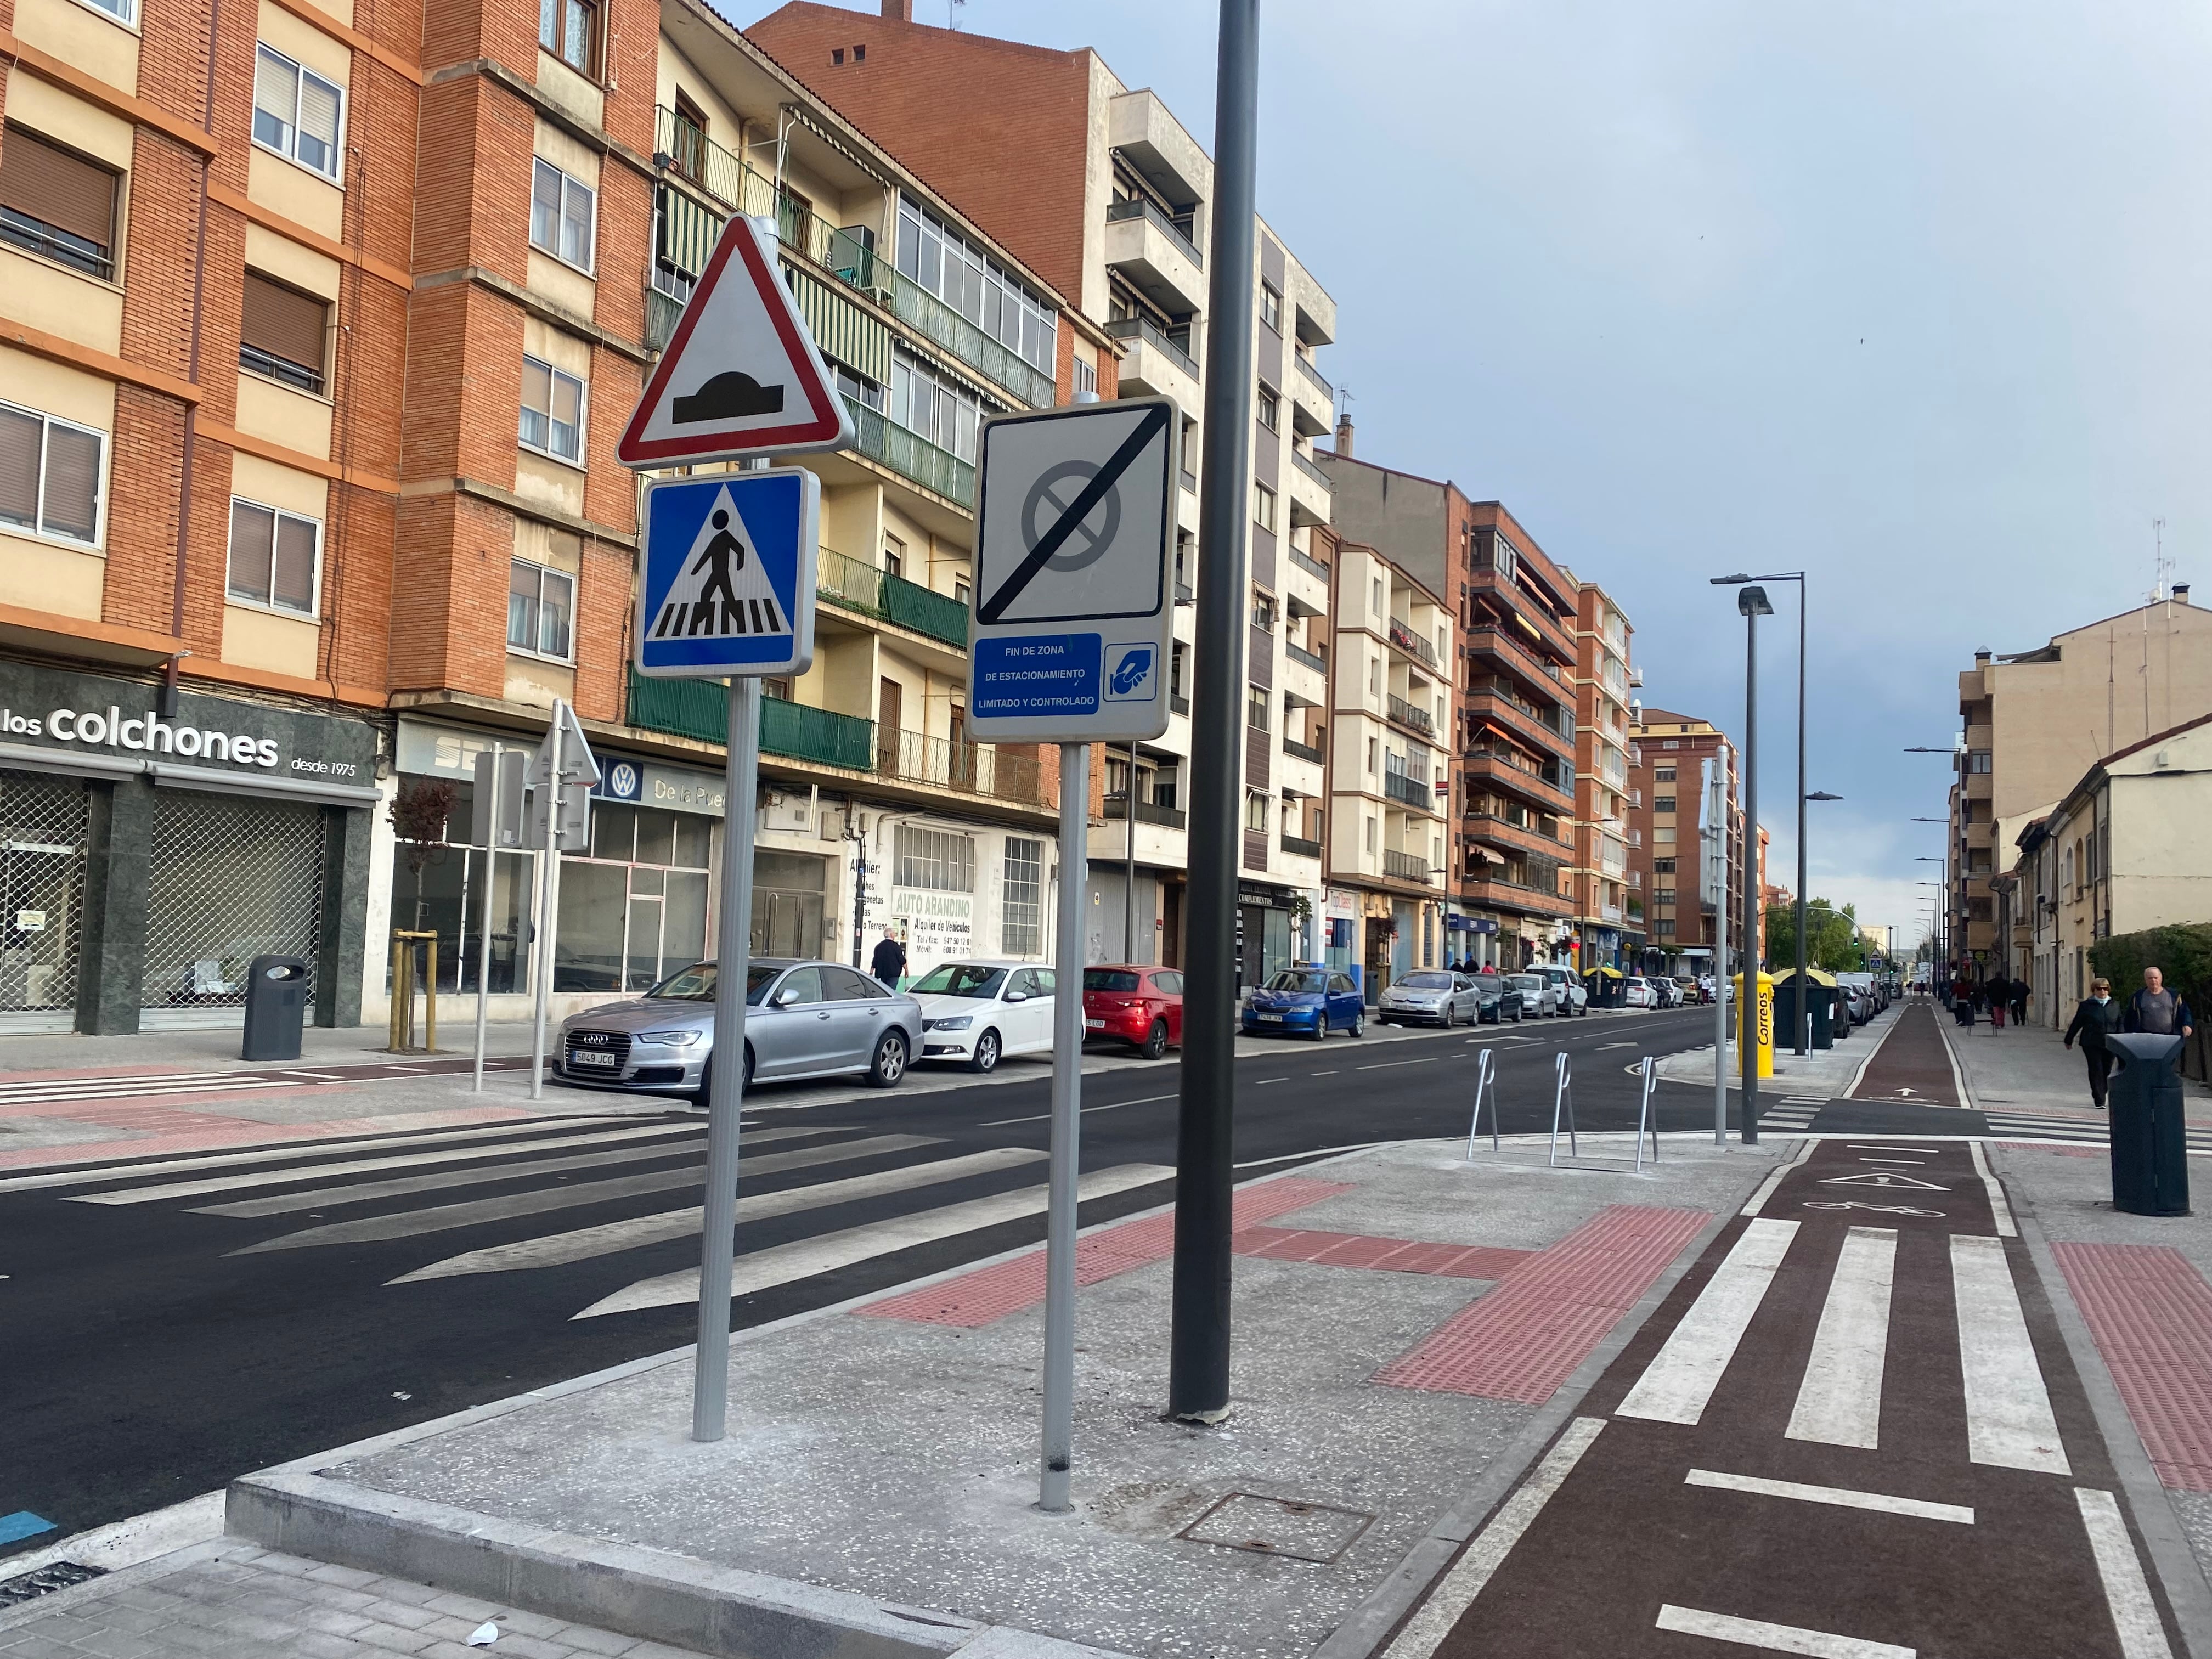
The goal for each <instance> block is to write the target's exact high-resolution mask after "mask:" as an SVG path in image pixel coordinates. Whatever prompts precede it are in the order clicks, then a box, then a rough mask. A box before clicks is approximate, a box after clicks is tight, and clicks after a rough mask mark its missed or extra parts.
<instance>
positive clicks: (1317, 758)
mask: <svg viewBox="0 0 2212 1659" xmlns="http://www.w3.org/2000/svg"><path fill="white" fill-rule="evenodd" d="M1283 752H1284V753H1285V755H1295V756H1297V757H1298V759H1300V760H1304V761H1311V762H1312V763H1314V764H1315V765H1316V766H1326V765H1327V764H1328V755H1327V754H1326V753H1324V752H1323V750H1322V748H1321V746H1320V745H1319V744H1310V743H1300V742H1298V741H1297V739H1296V738H1284V739H1283Z"/></svg>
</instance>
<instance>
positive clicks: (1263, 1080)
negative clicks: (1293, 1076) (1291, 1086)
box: [1252, 1077, 1290, 1089]
mask: <svg viewBox="0 0 2212 1659" xmlns="http://www.w3.org/2000/svg"><path fill="white" fill-rule="evenodd" d="M1289 1081H1290V1079H1288V1078H1286V1077H1256V1078H1254V1079H1252V1086H1253V1087H1254V1088H1255V1089H1256V1088H1258V1087H1259V1086H1260V1085H1261V1084H1263V1083H1288V1082H1289Z"/></svg>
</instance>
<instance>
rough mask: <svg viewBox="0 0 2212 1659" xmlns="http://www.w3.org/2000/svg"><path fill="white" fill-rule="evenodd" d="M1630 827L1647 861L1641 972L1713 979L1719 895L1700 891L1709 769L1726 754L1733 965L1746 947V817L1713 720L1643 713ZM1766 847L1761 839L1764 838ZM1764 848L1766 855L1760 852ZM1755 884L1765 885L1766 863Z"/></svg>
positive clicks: (1633, 762) (1635, 748)
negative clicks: (1715, 901) (1743, 934)
mask: <svg viewBox="0 0 2212 1659" xmlns="http://www.w3.org/2000/svg"><path fill="white" fill-rule="evenodd" d="M1629 736H1630V739H1631V741H1630V744H1629V751H1630V752H1629V760H1630V764H1629V773H1628V775H1629V790H1628V793H1629V807H1628V828H1629V832H1630V836H1631V838H1632V841H1640V842H1641V843H1642V845H1641V848H1638V849H1637V850H1638V851H1640V852H1641V853H1642V854H1643V855H1644V857H1645V858H1646V859H1647V860H1649V862H1648V864H1647V865H1645V866H1644V868H1645V869H1646V870H1647V871H1648V872H1649V873H1648V874H1647V875H1646V878H1645V881H1646V886H1647V891H1646V895H1645V909H1644V915H1645V920H1646V923H1647V933H1648V938H1647V941H1646V944H1645V946H1644V951H1643V958H1644V959H1643V963H1642V964H1641V965H1642V966H1644V968H1646V969H1649V970H1650V971H1652V972H1656V973H1664V974H1692V975H1696V974H1709V973H1711V972H1712V971H1713V945H1714V941H1715V938H1716V918H1715V915H1714V904H1713V899H1714V895H1712V894H1710V893H1707V892H1705V891H1704V890H1703V874H1702V867H1703V860H1704V845H1705V843H1704V835H1705V829H1706V828H1707V823H1706V817H1705V783H1704V776H1705V764H1706V763H1707V762H1709V761H1712V760H1714V759H1715V758H1716V757H1719V756H1721V755H1722V753H1723V750H1725V751H1726V758H1725V760H1724V762H1723V764H1724V765H1725V767H1726V769H1727V782H1726V791H1727V806H1726V808H1725V811H1726V815H1727V823H1728V847H1729V893H1730V894H1732V895H1734V897H1733V898H1732V899H1731V900H1730V903H1731V906H1732V908H1730V910H1729V939H1730V945H1729V959H1730V961H1731V962H1733V961H1734V960H1735V953H1736V951H1737V950H1738V949H1739V948H1741V939H1740V937H1739V935H1740V934H1741V932H1742V902H1743V811H1742V808H1741V805H1740V804H1739V797H1738V794H1737V777H1736V751H1735V744H1733V743H1730V742H1729V739H1728V738H1727V736H1726V735H1725V734H1724V733H1723V732H1722V731H1721V730H1720V728H1719V727H1718V726H1715V725H1714V724H1713V723H1712V722H1711V720H1705V719H1702V718H1700V717H1699V716H1698V715H1695V714H1675V713H1674V712H1672V711H1670V710H1668V709H1664V708H1645V709H1644V711H1643V719H1642V720H1641V722H1640V723H1639V724H1638V725H1636V726H1632V727H1631V728H1630V732H1629ZM1762 843H1763V837H1762ZM1763 850H1764V849H1763V844H1762V853H1763ZM1757 874H1758V878H1759V880H1761V881H1762V882H1763V881H1764V880H1765V876H1766V867H1765V859H1764V857H1763V856H1762V857H1761V859H1760V861H1759V868H1758V872H1757Z"/></svg>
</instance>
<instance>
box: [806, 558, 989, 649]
mask: <svg viewBox="0 0 2212 1659" xmlns="http://www.w3.org/2000/svg"><path fill="white" fill-rule="evenodd" d="M814 586H815V591H816V592H818V593H819V594H820V595H821V596H822V598H823V599H827V600H829V602H830V603H831V604H832V605H842V606H843V607H844V608H845V609H846V610H848V611H865V612H866V613H867V614H868V615H869V616H871V617H880V618H881V619H882V620H884V622H888V623H896V624H897V625H898V626H900V627H901V628H910V629H913V630H914V631H915V633H917V634H927V635H929V636H930V637H931V638H933V639H937V640H942V641H944V642H945V644H947V645H952V646H957V647H960V648H961V649H962V650H963V651H964V650H966V649H967V647H968V607H967V606H966V605H963V604H961V603H960V601H959V600H957V599H954V598H952V597H951V595H950V594H947V593H939V592H936V591H935V590H933V589H931V588H927V587H924V586H921V584H920V583H919V582H910V581H908V580H907V579H906V578H905V577H903V576H894V575H892V574H890V572H889V571H888V570H879V569H878V568H876V567H875V566H874V565H872V564H863V563H861V562H860V560H858V559H854V558H849V557H848V556H846V555H844V554H842V553H834V552H832V551H830V550H829V549H828V548H826V547H825V548H823V550H822V556H821V562H820V565H819V568H818V570H817V574H816V576H815V580H814Z"/></svg>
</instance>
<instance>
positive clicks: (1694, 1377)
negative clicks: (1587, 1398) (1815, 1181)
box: [1616, 1217, 1797, 1424]
mask: <svg viewBox="0 0 2212 1659" xmlns="http://www.w3.org/2000/svg"><path fill="white" fill-rule="evenodd" d="M1796 1236H1797V1224H1796V1222H1794V1221H1778V1220H1775V1219H1773V1218H1771V1217H1761V1218H1759V1220H1756V1221H1753V1222H1752V1223H1750V1224H1749V1225H1747V1226H1746V1227H1745V1228H1744V1230H1743V1232H1742V1233H1741V1236H1740V1237H1738V1238H1737V1239H1736V1242H1735V1245H1734V1246H1733V1247H1732V1248H1731V1249H1729V1253H1728V1255H1727V1258H1726V1259H1725V1260H1724V1261H1722V1263H1721V1265H1720V1266H1719V1267H1717V1268H1716V1269H1714V1271H1713V1276H1712V1277H1711V1279H1707V1280H1706V1281H1705V1289H1704V1290H1702V1291H1699V1292H1698V1299H1697V1300H1696V1301H1695V1302H1693V1303H1692V1304H1690V1310H1689V1311H1688V1312H1687V1313H1686V1314H1684V1315H1683V1316H1682V1318H1681V1322H1680V1323H1679V1324H1678V1325H1676V1326H1675V1327H1674V1330H1673V1332H1672V1333H1671V1334H1669V1335H1668V1338H1667V1341H1666V1346H1663V1347H1662V1348H1661V1349H1660V1350H1659V1352H1658V1354H1657V1355H1656V1357H1655V1358H1653V1360H1652V1361H1651V1363H1650V1364H1649V1365H1648V1366H1646V1367H1645V1368H1644V1375H1643V1376H1641V1377H1639V1378H1638V1379H1637V1383H1636V1386H1635V1387H1634V1388H1632V1389H1630V1390H1629V1391H1628V1397H1627V1398H1626V1400H1624V1401H1621V1402H1620V1411H1619V1412H1618V1413H1616V1415H1619V1416H1621V1417H1640V1418H1644V1419H1649V1420H1650V1421H1652V1422H1655V1423H1691V1424H1694V1423H1695V1422H1697V1420H1698V1419H1699V1418H1700V1417H1702V1416H1704V1415H1705V1402H1706V1401H1709V1400H1711V1398H1712V1394H1713V1389H1715V1388H1716V1387H1717V1385H1718V1384H1719V1383H1720V1380H1721V1374H1722V1372H1723V1371H1725V1370H1727V1369H1728V1364H1729V1360H1730V1359H1732V1358H1735V1351H1736V1346H1737V1344H1739V1343H1740V1342H1741V1341H1742V1340H1743V1334H1744V1331H1745V1328H1747V1327H1748V1326H1749V1325H1750V1323H1751V1319H1752V1316H1753V1314H1755V1313H1757V1312H1758V1311H1759V1304H1760V1303H1761V1302H1762V1301H1764V1300H1765V1297H1766V1289H1767V1286H1768V1285H1771V1284H1772V1283H1773V1282H1774V1274H1775V1270H1776V1269H1777V1268H1778V1267H1781V1265H1782V1258H1783V1255H1784V1253H1785V1252H1787V1251H1788V1249H1790V1240H1791V1239H1793V1238H1795V1237H1796Z"/></svg>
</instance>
